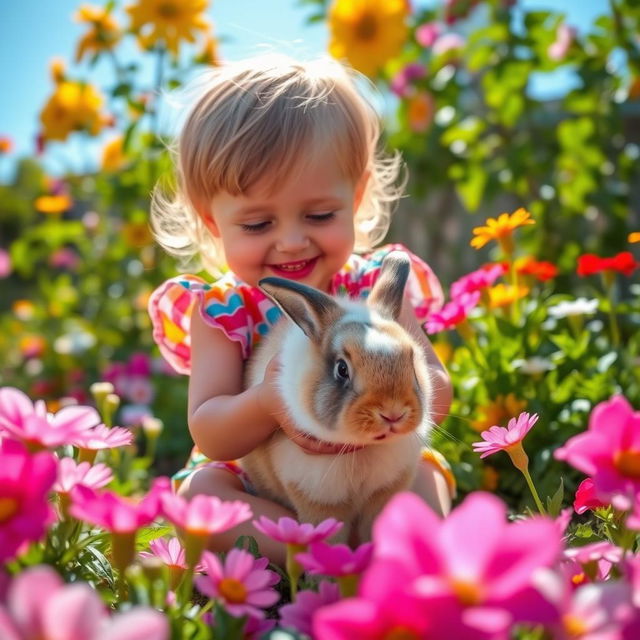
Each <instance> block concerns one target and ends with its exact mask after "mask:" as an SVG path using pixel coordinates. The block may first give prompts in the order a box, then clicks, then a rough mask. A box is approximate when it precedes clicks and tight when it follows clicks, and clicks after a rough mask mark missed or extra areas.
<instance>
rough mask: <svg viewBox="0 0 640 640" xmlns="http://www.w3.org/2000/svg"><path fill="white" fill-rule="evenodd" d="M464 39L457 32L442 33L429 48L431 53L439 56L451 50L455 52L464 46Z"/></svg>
mask: <svg viewBox="0 0 640 640" xmlns="http://www.w3.org/2000/svg"><path fill="white" fill-rule="evenodd" d="M465 42H466V41H465V39H464V38H463V37H462V36H461V35H460V34H458V33H443V34H442V35H441V36H439V37H438V38H437V39H436V41H435V42H434V43H433V46H432V47H431V50H432V51H433V55H435V56H441V55H443V54H445V53H449V52H451V51H455V52H457V51H458V50H459V49H462V48H464V46H465Z"/></svg>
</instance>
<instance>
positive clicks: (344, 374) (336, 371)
mask: <svg viewBox="0 0 640 640" xmlns="http://www.w3.org/2000/svg"><path fill="white" fill-rule="evenodd" d="M333 375H334V376H335V378H336V380H339V381H340V382H344V381H345V380H348V379H349V367H348V366H347V363H346V362H345V361H344V360H343V359H342V358H340V359H339V360H338V361H337V362H336V365H335V367H334V368H333Z"/></svg>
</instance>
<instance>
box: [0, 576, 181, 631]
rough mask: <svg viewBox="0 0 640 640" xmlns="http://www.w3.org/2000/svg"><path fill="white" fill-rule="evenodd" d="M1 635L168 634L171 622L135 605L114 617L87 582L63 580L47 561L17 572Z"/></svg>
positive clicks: (3, 609) (0, 609) (1, 616)
mask: <svg viewBox="0 0 640 640" xmlns="http://www.w3.org/2000/svg"><path fill="white" fill-rule="evenodd" d="M0 637H1V638H4V639H6V640H34V639H35V638H43V639H44V638H55V640H148V639H149V638H154V640H168V638H169V624H168V622H167V620H166V618H165V617H164V616H163V615H162V614H161V613H160V612H158V611H155V610H154V609H151V608H148V607H134V608H133V609H130V610H129V611H127V612H126V613H122V614H117V615H115V616H113V617H110V616H109V614H108V612H107V609H106V607H105V605H104V603H103V602H102V600H101V599H100V596H99V595H98V594H97V593H96V591H94V590H93V589H92V588H91V587H90V586H89V585H88V584H87V583H84V582H77V583H74V584H68V585H67V584H65V583H64V582H63V581H62V579H61V578H60V576H58V574H57V573H56V572H55V571H54V570H53V569H52V568H51V567H47V566H39V567H31V568H29V569H26V570H24V571H23V572H22V573H20V574H18V575H17V576H16V577H15V578H14V580H13V582H12V583H11V585H10V587H9V593H8V597H7V601H6V603H5V604H4V605H0Z"/></svg>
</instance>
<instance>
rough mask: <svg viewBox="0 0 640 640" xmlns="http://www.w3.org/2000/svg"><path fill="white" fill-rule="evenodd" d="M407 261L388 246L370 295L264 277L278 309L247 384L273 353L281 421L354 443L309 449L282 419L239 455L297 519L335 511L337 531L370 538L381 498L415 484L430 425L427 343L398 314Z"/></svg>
mask: <svg viewBox="0 0 640 640" xmlns="http://www.w3.org/2000/svg"><path fill="white" fill-rule="evenodd" d="M409 268H410V266H409V258H408V257H407V255H406V254H404V253H403V252H399V251H394V252H391V253H390V254H388V255H387V256H386V257H385V259H384V261H383V264H382V266H381V271H380V274H379V278H378V280H377V281H376V283H375V285H374V286H373V288H372V290H371V293H370V295H369V297H368V300H367V301H366V302H363V301H353V300H350V299H348V298H333V297H331V296H329V295H327V294H325V293H323V292H321V291H318V290H316V289H313V288H311V287H309V286H306V285H303V284H301V283H298V282H295V281H291V280H286V279H282V278H275V277H274V278H265V279H263V280H261V281H260V283H259V286H260V288H261V289H262V290H263V291H264V292H265V293H266V294H267V295H268V296H269V297H270V298H271V299H272V300H273V301H274V302H275V303H276V304H277V305H278V306H279V307H280V308H281V309H282V311H283V312H284V318H283V319H282V320H281V321H280V322H278V323H277V324H276V326H275V327H273V329H272V330H271V331H270V332H269V334H268V335H267V336H266V337H265V338H264V339H263V341H262V343H261V344H260V346H259V347H258V348H257V349H256V350H255V352H254V354H253V355H252V358H251V360H250V361H249V363H248V366H247V372H246V385H247V386H251V385H254V384H257V383H259V382H261V381H262V380H263V379H264V373H265V370H266V367H267V365H268V363H269V361H270V360H271V358H272V357H273V356H274V355H276V354H279V355H280V363H281V366H280V372H279V377H278V379H277V386H278V389H279V391H280V393H281V395H282V398H283V401H284V403H285V406H286V409H287V416H286V418H285V419H287V420H290V423H291V424H293V425H295V427H296V428H297V429H298V430H300V431H301V432H303V433H306V434H310V435H311V436H313V437H315V438H317V439H319V440H322V441H325V442H331V443H340V444H344V445H345V448H346V447H347V446H348V445H352V446H351V447H350V448H349V449H347V452H345V453H340V454H320V455H311V454H308V453H307V452H306V451H305V450H304V449H302V448H301V447H299V446H298V445H297V444H295V443H294V442H292V441H291V440H290V439H289V438H287V436H286V435H285V434H284V432H283V431H282V430H281V429H277V430H276V431H274V433H273V434H272V435H271V436H270V437H269V438H268V439H267V440H266V441H265V442H264V443H262V444H260V445H259V446H258V447H256V448H255V449H254V450H253V451H252V452H251V453H249V454H248V455H246V456H244V457H243V458H242V459H241V460H240V464H241V466H242V467H243V468H244V469H245V471H247V473H248V474H249V476H250V478H251V480H252V482H253V484H254V486H255V488H256V491H257V493H258V494H259V495H261V496H263V497H267V498H270V499H272V500H274V501H276V502H278V503H280V504H282V505H284V506H286V507H288V508H290V509H292V510H294V511H295V512H296V515H297V517H298V519H299V520H300V521H301V522H312V523H315V524H317V523H319V522H321V521H322V520H324V519H325V518H328V517H335V518H337V519H338V520H342V521H343V522H344V523H345V526H344V527H343V530H342V531H341V533H340V535H339V537H340V539H341V540H342V541H347V540H350V541H352V542H353V541H354V540H356V541H364V540H367V539H369V538H370V534H371V526H372V523H373V520H374V519H375V517H376V515H377V514H378V513H379V511H380V510H381V509H382V507H383V506H384V505H385V503H386V502H387V501H388V500H389V498H391V496H392V495H393V494H394V493H396V492H398V491H401V490H404V489H407V488H408V487H409V486H410V485H411V483H412V481H413V478H414V475H415V472H416V469H417V465H418V462H419V460H420V451H421V447H422V445H423V444H425V443H426V438H427V435H428V431H429V427H430V424H431V422H430V406H431V399H432V387H431V382H430V376H429V371H428V369H427V364H426V360H425V357H424V352H423V349H422V347H421V346H420V345H419V344H418V342H417V341H416V340H415V339H414V338H413V337H412V336H411V335H410V334H409V333H408V332H407V331H406V330H405V329H404V328H403V327H402V326H401V325H400V324H399V323H398V322H397V320H398V318H399V316H400V311H401V308H402V302H403V298H404V288H405V284H406V281H407V278H408V275H409ZM357 447H360V448H357ZM354 449H355V450H354Z"/></svg>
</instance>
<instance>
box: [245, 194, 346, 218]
mask: <svg viewBox="0 0 640 640" xmlns="http://www.w3.org/2000/svg"><path fill="white" fill-rule="evenodd" d="M319 204H323V205H341V204H342V198H340V197H338V196H320V197H317V198H309V199H307V200H303V201H302V203H301V206H302V208H307V207H313V206H316V205H319ZM272 208H273V207H272V205H271V204H270V203H268V202H265V203H264V204H263V205H247V206H246V207H240V208H239V209H238V210H237V211H236V212H235V215H237V216H247V215H251V214H252V213H267V212H269V211H270V210H271V209H272Z"/></svg>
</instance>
